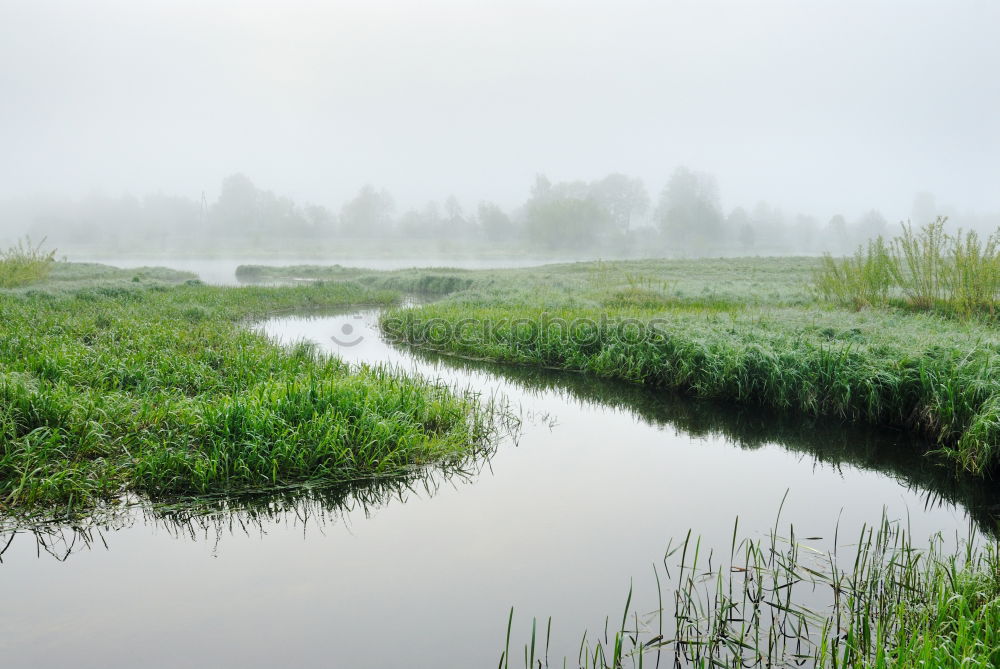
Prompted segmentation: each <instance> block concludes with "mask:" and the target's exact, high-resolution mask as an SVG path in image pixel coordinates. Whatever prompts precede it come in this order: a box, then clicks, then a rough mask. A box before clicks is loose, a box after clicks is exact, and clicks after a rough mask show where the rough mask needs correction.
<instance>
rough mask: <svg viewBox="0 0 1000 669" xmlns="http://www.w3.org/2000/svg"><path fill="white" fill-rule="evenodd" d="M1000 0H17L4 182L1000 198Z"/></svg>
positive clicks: (884, 202)
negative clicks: (697, 175) (670, 189)
mask: <svg viewBox="0 0 1000 669" xmlns="http://www.w3.org/2000/svg"><path fill="white" fill-rule="evenodd" d="M998 163H1000V2H996V1H995V0H983V1H981V2H973V1H956V0H948V1H945V0H941V1H940V2H919V1H917V0H899V1H896V2H887V1H881V2H877V1H872V0H868V1H865V2H847V1H845V0H837V1H830V2H818V1H817V2H809V1H806V0H788V1H786V2H764V1H762V0H755V1H753V2H749V1H747V2H707V1H705V0H698V1H697V2H677V1H672V0H660V1H658V2H627V1H623V0H605V1H604V2H581V1H580V0H575V1H572V2H561V3H557V2H530V3H529V2H524V3H519V2H473V1H472V0H469V1H467V2H461V3H459V2H451V3H444V2H436V1H428V0H423V1H415V2H403V1H397V2H375V1H372V0H367V1H365V2H356V3H355V2H324V3H304V2H297V3H295V2H280V3H279V2H267V3H250V2H246V1H241V2H206V1H205V0H201V1H199V2H190V3H189V2H150V1H148V0H144V1H142V2H137V1H134V0H132V1H129V2H102V1H98V0H88V1H87V2H80V1H72V2H48V1H46V0H31V1H23V2H22V1H17V0H0V197H6V196H12V195H14V196H16V195H19V194H23V193H27V192H37V191H48V192H62V193H68V194H82V193H86V192H88V191H90V190H92V189H99V190H101V191H103V192H104V193H107V194H112V195H113V194H120V193H122V192H125V191H128V192H132V193H136V194H141V193H144V192H147V191H162V192H168V193H179V194H184V195H190V196H193V197H198V196H199V195H200V193H201V192H202V191H206V192H207V194H208V196H209V198H210V199H211V198H212V197H214V195H215V194H216V193H217V191H218V187H219V183H220V181H221V179H222V178H223V177H224V176H225V175H227V174H230V173H232V172H236V171H242V172H244V173H246V174H247V175H248V176H250V177H251V178H252V179H253V180H254V181H255V182H256V183H257V184H258V185H259V186H261V187H264V188H268V189H271V190H274V191H276V192H278V193H281V194H285V195H289V196H292V197H294V198H296V199H301V200H309V201H313V202H319V203H324V204H331V205H336V204H338V203H339V202H341V201H342V200H344V199H345V198H347V197H349V196H350V195H352V194H353V193H354V192H355V191H357V189H358V188H359V187H360V186H361V185H362V184H364V183H368V182H370V183H373V184H375V185H377V186H384V187H386V188H388V189H389V190H390V191H391V192H392V193H393V194H394V195H395V197H396V199H397V201H398V202H399V204H400V205H401V206H408V205H411V204H419V203H422V202H424V201H426V200H428V199H432V198H433V199H442V198H444V197H446V196H447V195H448V194H450V193H455V194H456V195H458V196H459V198H460V199H462V200H463V201H465V202H468V203H474V202H476V201H478V200H480V199H493V200H497V201H499V202H501V203H504V204H507V205H510V204H514V203H517V202H519V201H520V200H522V199H523V198H524V197H525V196H526V195H527V190H528V187H529V185H530V182H531V181H532V180H533V177H534V175H535V174H536V173H539V172H543V173H545V174H547V175H548V176H549V177H550V178H551V179H552V180H554V181H555V180H563V179H576V178H582V179H592V178H597V177H599V176H602V175H604V174H606V173H608V172H610V171H621V172H626V173H629V174H634V175H637V176H641V177H642V178H643V179H645V180H646V182H647V185H648V186H649V187H650V189H651V190H652V191H658V190H659V188H660V187H661V186H662V184H663V182H664V181H665V179H666V178H667V176H668V175H669V173H670V172H671V171H672V170H673V169H674V168H675V167H676V166H677V165H681V164H683V165H687V166H690V167H692V168H695V169H699V170H703V171H707V172H711V173H713V174H715V175H716V176H717V177H718V180H719V185H720V189H721V192H722V194H723V197H724V201H725V204H726V205H727V206H732V205H735V204H748V205H752V204H753V203H755V202H756V201H757V200H762V199H763V200H769V201H771V202H774V203H777V204H780V205H782V206H783V207H785V208H786V209H787V210H788V211H789V212H790V213H791V212H793V211H796V210H806V211H811V212H815V213H817V214H829V213H833V212H835V211H845V212H846V213H852V212H856V211H860V210H861V209H863V208H870V207H880V208H882V209H883V211H885V212H886V214H887V215H889V216H890V217H891V216H893V215H896V214H899V215H905V214H906V213H907V212H908V210H909V205H910V202H911V200H912V198H913V195H914V193H915V192H917V191H919V190H924V189H926V190H930V191H932V192H933V193H935V195H936V196H937V198H938V201H939V202H947V203H953V204H955V205H957V206H959V207H963V208H976V209H980V210H986V209H994V210H996V209H1000V165H998Z"/></svg>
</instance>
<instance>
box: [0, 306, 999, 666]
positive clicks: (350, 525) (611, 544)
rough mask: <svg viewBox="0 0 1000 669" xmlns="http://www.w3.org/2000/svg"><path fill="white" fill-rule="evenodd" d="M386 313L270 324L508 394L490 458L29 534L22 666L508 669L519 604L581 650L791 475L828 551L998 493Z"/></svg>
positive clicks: (17, 618) (18, 550) (811, 531)
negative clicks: (237, 506) (401, 329)
mask: <svg viewBox="0 0 1000 669" xmlns="http://www.w3.org/2000/svg"><path fill="white" fill-rule="evenodd" d="M376 317H377V314H376V313H374V312H370V311H362V312H356V313H347V314H339V315H335V316H328V317H320V318H307V317H302V318H298V317H296V318H281V319H276V320H272V321H269V322H267V323H265V324H264V325H263V326H262V327H263V329H264V331H265V332H267V334H269V335H270V336H272V337H274V338H275V339H277V340H279V341H282V342H293V341H296V340H301V339H306V340H309V341H313V342H316V344H317V345H319V346H320V347H322V348H323V349H324V350H327V351H329V352H331V353H335V354H338V355H341V356H343V357H344V358H345V359H347V360H349V361H351V362H354V363H359V364H361V363H386V364H393V365H398V366H399V367H401V368H402V369H404V370H406V371H408V372H415V373H421V374H425V375H429V376H432V377H437V378H440V379H442V380H443V381H445V382H447V383H449V384H451V385H453V386H454V387H456V388H462V389H471V390H473V391H477V392H480V393H483V394H484V395H492V396H497V397H499V398H505V399H506V400H508V401H509V402H510V403H511V406H512V407H513V408H514V410H515V411H516V412H518V414H519V415H520V416H521V418H522V420H523V426H522V430H521V433H520V435H519V437H518V438H517V439H516V440H507V441H506V442H504V443H502V444H500V445H499V447H498V449H497V452H496V454H495V456H494V457H493V458H492V459H491V460H490V461H489V462H488V463H483V465H482V466H481V467H480V468H479V470H478V471H473V472H470V473H469V474H468V475H467V476H464V477H463V476H457V475H453V476H450V477H446V476H442V475H437V476H431V477H430V478H429V479H428V480H426V481H420V480H418V481H414V482H412V483H411V485H410V487H409V488H407V487H406V486H402V485H399V486H392V485H389V486H388V487H381V488H374V489H372V488H366V489H362V490H360V491H358V492H357V494H356V495H354V494H352V493H351V492H350V491H347V492H345V491H332V492H330V493H329V494H327V495H325V496H324V495H323V494H320V493H317V494H312V495H303V496H298V497H297V496H296V495H294V494H289V495H286V496H284V497H283V498H280V499H273V500H269V499H266V498H265V499H262V500H256V501H253V502H250V503H248V504H249V506H248V507H247V508H246V509H245V510H243V511H241V512H220V513H218V514H215V515H207V516H202V517H198V518H195V519H190V518H188V517H186V515H185V514H183V513H180V514H175V515H173V516H170V515H168V516H163V515H162V514H151V513H143V512H139V511H136V512H135V513H132V514H129V515H127V516H126V517H124V518H120V519H117V520H115V521H114V522H112V523H110V524H109V525H108V526H107V527H104V528H100V527H98V528H94V529H93V530H92V531H90V532H89V534H86V535H85V534H81V533H76V534H74V533H73V532H71V531H69V530H62V531H59V530H57V529H51V530H48V531H47V533H46V534H45V535H44V536H41V537H40V536H39V535H36V534H33V533H32V532H29V531H21V532H18V533H17V534H16V535H15V536H14V537H13V541H12V542H11V543H10V545H9V547H8V548H7V550H6V552H5V553H4V554H3V556H2V559H3V563H2V564H0V593H2V596H3V604H2V606H0V664H2V666H5V667H7V666H9V667H34V666H39V667H41V666H46V667H48V666H69V665H72V666H77V667H134V666H149V667H177V666H206V667H209V666H210V667H222V666H226V667H274V666H322V667H391V666H403V665H407V666H421V667H491V666H495V665H496V662H497V659H498V657H499V653H500V650H501V649H502V645H503V637H504V632H505V628H506V620H507V614H508V610H509V608H510V607H511V606H515V607H516V613H515V621H516V622H517V621H520V627H519V630H520V631H521V632H523V634H520V635H519V636H520V637H521V638H523V637H524V636H525V635H526V634H527V631H528V629H529V626H530V618H531V617H532V616H538V617H539V618H540V619H542V620H544V619H545V618H546V617H548V616H550V615H551V616H553V648H552V653H551V654H552V655H553V656H557V655H558V656H561V655H562V654H569V655H571V656H572V657H574V658H575V655H576V648H577V646H578V644H579V634H580V633H581V632H582V631H583V630H584V629H585V628H590V629H591V630H598V629H603V626H604V617H605V616H606V615H611V616H612V617H614V616H619V615H620V612H621V609H622V606H623V605H624V600H625V596H626V594H627V592H628V588H629V584H630V582H634V583H635V589H636V598H637V600H638V604H639V606H638V608H639V610H640V611H644V610H650V609H652V608H653V605H654V604H655V595H654V591H653V590H652V587H653V584H654V581H653V576H652V565H653V564H654V563H658V562H660V560H661V559H662V556H663V552H664V549H665V547H666V545H667V542H668V540H669V539H670V538H671V537H673V538H675V539H676V538H681V537H683V536H684V534H685V533H686V532H687V531H688V529H689V528H690V529H693V530H694V531H695V533H699V534H701V535H702V536H703V537H704V541H705V542H707V544H709V545H713V546H718V547H720V548H721V547H725V549H726V552H728V546H729V540H730V537H731V535H732V529H733V523H734V520H735V519H736V517H737V516H738V517H739V519H740V527H741V532H742V533H744V534H747V535H751V536H763V535H766V533H767V531H768V530H769V528H770V527H771V526H772V525H773V524H774V520H775V515H776V513H777V510H778V507H779V504H780V502H781V500H782V497H783V496H784V495H785V494H786V491H787V494H788V498H787V502H786V504H785V508H784V511H783V513H782V525H783V526H785V527H787V524H788V523H793V524H794V526H795V532H796V534H797V535H798V536H818V537H823V539H822V540H817V541H814V542H813V544H814V545H816V546H817V547H819V548H822V549H827V548H829V547H830V545H831V543H832V538H833V531H834V528H835V525H836V523H837V522H838V518H839V523H840V528H841V529H840V532H841V538H842V540H843V537H845V536H851V535H853V534H854V533H855V532H856V530H857V528H859V527H860V526H861V524H863V523H865V522H877V521H878V520H879V519H880V518H881V515H882V513H883V509H885V510H886V513H888V515H889V516H890V517H892V518H901V519H904V522H908V523H909V525H910V527H911V528H912V531H913V533H914V535H915V536H917V537H921V538H923V537H927V536H929V535H930V534H932V533H934V532H938V531H943V532H944V533H946V535H947V536H954V535H955V534H956V533H957V534H960V535H962V536H965V535H967V534H968V531H969V529H968V528H969V526H970V522H971V520H972V519H978V520H983V519H986V518H988V517H990V514H992V513H993V512H994V511H995V508H996V507H995V506H994V505H995V503H996V499H995V498H994V497H991V495H992V493H990V492H989V491H988V490H986V489H984V488H983V487H982V486H977V485H972V484H967V485H965V486H956V485H953V484H950V483H948V482H947V480H946V479H944V478H942V476H941V475H940V472H938V471H937V470H935V469H933V468H929V467H927V466H926V465H925V464H924V463H923V461H922V460H921V459H920V458H918V457H914V456H912V455H908V454H909V453H912V450H908V449H906V448H905V444H900V443H898V442H901V441H902V439H901V438H900V437H899V436H898V435H895V434H893V433H886V432H873V431H865V430H849V429H844V428H842V427H840V426H836V425H830V424H824V423H819V424H816V423H805V422H803V421H801V420H792V419H789V418H786V417H781V416H768V415H763V414H761V412H760V411H757V410H743V411H734V410H731V409H724V408H721V407H715V406H712V405H706V404H698V403H691V402H686V401H682V400H678V399H676V398H671V397H670V396H668V395H664V394H662V393H653V392H647V391H645V390H643V389H640V388H636V387H631V386H624V385H619V384H614V383H605V382H600V381H595V380H592V379H587V378H585V377H582V376H578V375H573V374H556V373H547V372H539V371H537V370H528V369H521V368H516V367H502V366H489V365H482V364H474V363H463V362H460V361H448V360H443V359H439V358H434V357H431V356H427V355H418V354H415V353H412V352H409V351H407V350H405V349H400V348H394V347H393V346H390V345H388V344H387V343H386V342H384V341H383V340H382V339H381V338H380V336H379V334H378V332H377V329H376V327H375V319H376ZM335 338H336V340H339V341H341V342H346V343H348V344H351V345H347V346H342V345H338V344H337V343H336V341H335ZM970 509H971V513H970ZM9 538H10V535H7V536H3V537H2V540H0V548H2V547H3V544H4V543H6V541H7V539H9ZM88 541H89V543H88ZM40 542H44V546H43V545H42V544H41V543H40ZM74 542H75V543H74ZM46 549H48V551H49V552H47V551H46ZM543 626H544V624H543Z"/></svg>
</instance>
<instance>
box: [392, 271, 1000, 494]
mask: <svg viewBox="0 0 1000 669" xmlns="http://www.w3.org/2000/svg"><path fill="white" fill-rule="evenodd" d="M821 262H822V261H821V260H820V259H811V258H804V259H803V258H753V259H736V260H721V259H720V260H693V261H622V262H609V263H602V262H594V263H574V264H567V265H550V266H545V267H539V268H526V269H513V270H504V271H501V270H489V271H475V272H464V273H462V275H461V276H462V277H463V278H467V279H471V286H470V288H468V289H465V290H460V291H458V292H455V293H453V294H451V295H449V296H448V297H446V298H445V299H442V300H439V301H436V302H433V303H429V304H424V305H422V306H419V307H416V308H407V309H396V310H393V311H390V312H388V313H387V314H386V315H385V316H384V317H383V329H384V330H385V331H386V332H387V333H388V334H389V336H391V337H393V338H395V339H397V340H399V341H401V342H406V343H409V344H412V345H414V346H417V347H422V348H425V349H433V350H437V351H440V352H444V353H448V354H452V355H459V356H465V357H470V358H476V359H482V360H490V361H497V362H506V363H517V364H524V365H532V366H543V367H552V368H559V369H567V370H573V371H578V372H584V373H587V374H592V375H596V376H600V377H606V378H617V379H622V380H625V381H630V382H635V383H641V384H646V385H649V386H653V387H658V388H662V389H670V390H675V391H679V392H681V393H684V394H688V395H691V396H695V397H701V398H710V399H716V400H722V401H727V402H733V403H736V404H743V405H752V406H764V407H771V408H775V409H779V410H788V411H792V412H796V413H799V414H805V415H813V416H830V417H833V418H837V419H841V420H844V421H850V422H861V423H869V424H874V425H883V426H890V427H894V428H901V429H905V430H907V431H910V432H912V433H914V434H916V435H920V436H922V437H924V438H925V439H926V440H927V443H928V444H929V445H930V446H932V447H933V448H934V449H936V451H937V454H938V455H939V456H941V457H943V458H945V459H947V460H949V461H951V462H952V463H954V465H955V466H956V467H957V469H959V470H961V471H964V472H968V473H973V474H976V475H983V476H986V475H989V474H990V473H991V472H993V471H994V470H995V469H996V468H997V467H998V465H1000V362H998V360H1000V358H998V353H1000V336H998V333H997V330H996V327H995V324H994V322H993V321H992V319H990V318H988V317H975V316H973V317H966V318H955V317H952V316H950V315H947V314H938V313H935V312H915V311H913V310H912V309H910V308H908V307H906V306H898V307H897V306H893V305H892V304H886V305H883V306H881V307H879V308H861V309H857V308H854V307H844V306H839V305H836V304H831V303H829V302H827V301H825V300H823V299H821V298H820V297H819V296H818V295H817V292H816V290H815V288H814V283H813V278H814V276H815V273H816V271H817V270H818V269H819V268H820V266H821Z"/></svg>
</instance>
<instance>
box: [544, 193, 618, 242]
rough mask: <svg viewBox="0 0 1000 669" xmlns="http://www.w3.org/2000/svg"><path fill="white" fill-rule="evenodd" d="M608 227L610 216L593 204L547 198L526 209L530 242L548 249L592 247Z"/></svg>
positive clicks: (570, 199) (569, 199) (575, 199)
mask: <svg viewBox="0 0 1000 669" xmlns="http://www.w3.org/2000/svg"><path fill="white" fill-rule="evenodd" d="M608 223H609V218H608V214H607V212H606V211H604V209H602V208H601V207H599V206H598V205H597V203H595V202H594V201H592V200H582V199H579V198H544V199H542V200H536V201H532V202H529V204H528V206H527V207H526V219H525V232H526V234H527V235H528V239H529V240H530V241H531V242H533V243H535V244H538V245H540V246H544V247H545V248H548V249H557V248H562V249H582V248H586V247H588V246H591V245H593V244H594V243H595V242H596V241H597V239H598V237H599V235H600V233H601V232H602V231H603V230H604V229H605V228H606V227H607V225H608Z"/></svg>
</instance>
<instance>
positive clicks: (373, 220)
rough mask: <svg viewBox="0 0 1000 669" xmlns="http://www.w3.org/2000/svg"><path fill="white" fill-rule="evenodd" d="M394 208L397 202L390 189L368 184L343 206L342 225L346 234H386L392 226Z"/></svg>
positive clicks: (364, 235)
mask: <svg viewBox="0 0 1000 669" xmlns="http://www.w3.org/2000/svg"><path fill="white" fill-rule="evenodd" d="M393 209H395V203H394V202H393V200H392V196H391V195H389V193H388V191H386V190H380V191H376V190H375V189H374V188H372V187H371V186H370V185H366V186H363V187H362V188H361V190H360V191H358V194H357V195H356V196H355V197H354V199H353V200H351V201H349V202H347V203H346V204H344V206H343V207H342V208H341V210H340V222H341V226H342V227H343V229H344V232H345V234H348V235H352V236H356V237H375V236H378V235H384V234H387V233H388V232H389V230H390V228H391V225H392V211H393Z"/></svg>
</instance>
